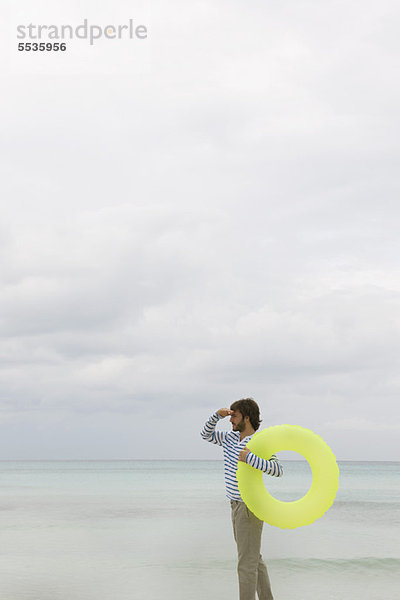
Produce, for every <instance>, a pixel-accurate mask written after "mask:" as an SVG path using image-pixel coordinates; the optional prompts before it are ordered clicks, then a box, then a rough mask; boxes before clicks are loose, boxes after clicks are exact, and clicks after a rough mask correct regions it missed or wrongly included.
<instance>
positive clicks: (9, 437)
mask: <svg viewBox="0 0 400 600" xmlns="http://www.w3.org/2000/svg"><path fill="white" fill-rule="evenodd" d="M2 12H3V17H4V18H2V19H1V26H0V27H1V34H2V35H1V42H0V49H1V51H2V52H1V54H2V56H3V59H2V89H3V93H2V94H1V97H0V108H1V113H0V114H1V117H0V123H1V136H0V144H1V161H0V163H1V167H0V168H1V171H2V173H1V181H2V194H1V200H0V202H1V209H2V210H1V218H0V460H12V459H34V460H40V459H53V460H56V459H80V458H81V459H93V460H95V459H158V458H160V459H161V458H162V459H204V460H212V459H215V460H217V459H218V460H219V459H221V454H220V449H219V448H216V447H215V446H213V445H211V444H207V443H205V442H204V441H203V440H202V439H201V438H200V430H201V428H202V427H203V425H204V423H205V421H206V420H207V419H208V417H209V416H210V415H211V414H212V413H213V412H214V411H215V410H217V409H218V408H221V407H225V406H227V407H229V405H230V404H231V403H232V402H233V401H235V400H237V399H240V398H243V397H249V396H250V397H253V398H254V399H255V400H256V401H257V402H258V404H259V406H260V409H261V417H262V419H263V422H262V425H261V426H262V427H263V428H264V427H269V426H273V425H279V424H285V423H289V424H294V425H300V426H303V427H306V428H308V429H311V430H312V431H314V432H315V433H317V434H319V435H321V436H322V437H323V439H324V440H325V441H326V442H327V443H328V444H329V446H330V447H331V448H332V450H333V452H334V454H335V455H336V457H337V459H338V460H368V461H372V460H400V446H399V444H398V438H399V433H400V424H399V410H398V399H399V393H400V375H399V372H400V370H399V366H400V365H399V363H400V337H399V333H400V311H399V308H400V264H399V256H400V252H399V251H400V247H399V246H400V244H399V233H398V232H399V220H400V208H399V202H398V198H399V178H398V167H399V144H398V140H399V137H400V136H399V133H400V132H399V109H398V107H399V105H400V98H399V96H400V94H399V92H400V84H399V80H398V64H399V50H400V41H399V37H398V25H397V24H398V17H399V8H398V3H397V2H395V1H394V0H383V1H381V2H373V1H372V0H366V1H363V2H361V1H359V0H355V1H353V2H351V3H348V2H344V1H334V0H332V1H330V2H322V3H321V2H316V1H306V0H300V1H299V0H296V1H294V0H287V1H286V0H281V1H280V2H276V1H274V0H268V1H267V2H265V1H264V2H261V1H259V0H255V1H254V2H252V3H246V2H244V1H242V2H238V1H237V0H234V1H229V2H228V1H227V0H213V1H212V2H211V1H210V0H202V1H201V2H200V1H193V2H187V1H183V0H169V1H168V2H161V1H158V0H148V1H147V2H144V1H141V2H139V1H138V2H134V3H132V2H126V1H125V0H115V1H114V2H113V3H112V5H111V4H110V3H107V2H105V1H104V0H100V1H96V2H94V1H92V0H90V1H87V0H82V1H80V2H76V1H71V2H68V6H65V2H60V1H59V0H52V1H51V2H50V1H41V2H37V1H32V0H29V1H28V0H20V1H19V2H18V3H11V1H10V0H8V2H6V3H5V4H4V7H3V9H2ZM84 19H87V20H88V22H89V24H92V23H96V24H98V25H101V26H104V27H105V26H106V25H108V24H115V25H117V24H125V23H128V21H129V19H133V21H134V22H135V24H142V25H145V26H146V27H147V33H148V35H147V38H146V39H142V40H139V39H120V40H119V39H113V40H111V39H104V38H103V39H100V40H96V41H95V42H94V43H93V45H91V44H90V43H89V40H85V39H73V40H67V50H66V51H65V52H62V53H61V52H58V53H57V52H26V51H24V52H19V51H18V50H17V43H18V42H19V41H20V40H19V39H17V34H16V31H17V26H18V25H25V26H26V25H28V24H29V23H35V24H48V25H50V24H63V23H64V24H71V25H73V26H74V27H76V26H78V25H80V24H82V23H83V21H84ZM24 41H26V40H24ZM218 427H219V428H222V429H224V430H229V429H230V425H229V422H228V420H227V419H226V420H225V421H223V422H220V423H219V425H218ZM284 456H286V455H284ZM294 456H295V455H294ZM286 457H290V456H289V454H288V455H287V456H286Z"/></svg>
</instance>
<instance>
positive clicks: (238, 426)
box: [233, 419, 246, 432]
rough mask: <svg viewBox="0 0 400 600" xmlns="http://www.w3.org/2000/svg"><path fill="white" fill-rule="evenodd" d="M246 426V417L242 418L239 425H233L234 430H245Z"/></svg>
mask: <svg viewBox="0 0 400 600" xmlns="http://www.w3.org/2000/svg"><path fill="white" fill-rule="evenodd" d="M245 428H246V424H245V422H244V419H242V420H241V421H240V422H239V423H238V424H237V425H234V426H233V430H234V431H240V432H242V431H244V429H245Z"/></svg>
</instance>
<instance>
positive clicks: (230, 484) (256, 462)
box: [200, 412, 283, 502]
mask: <svg viewBox="0 0 400 600" xmlns="http://www.w3.org/2000/svg"><path fill="white" fill-rule="evenodd" d="M222 418H223V417H220V416H219V414H218V413H217V412H215V413H214V414H213V415H211V417H210V418H209V419H208V421H207V422H206V424H205V425H204V427H203V429H202V431H201V433H200V435H201V437H202V438H203V440H206V441H207V442H211V443H212V444H216V445H218V446H222V448H223V451H224V464H225V466H224V471H225V487H226V496H227V498H229V499H230V500H240V501H241V502H243V500H242V497H241V496H240V492H239V488H238V483H237V479H236V470H237V465H238V460H239V452H240V450H243V448H244V447H245V446H246V444H247V443H248V442H249V441H250V440H251V438H252V436H251V435H248V436H246V437H245V438H243V439H242V441H240V432H239V431H228V432H226V431H216V430H215V427H216V425H217V423H218V421H219V420H220V419H222ZM253 435H254V434H253ZM246 462H247V464H248V465H250V466H252V467H255V468H256V469H259V470H260V471H264V473H267V474H268V475H272V476H273V477H282V475H283V469H282V467H281V465H280V464H279V462H278V460H277V458H276V456H275V454H274V455H273V456H271V458H270V459H269V460H266V459H265V458H260V457H259V456H256V455H255V454H253V453H252V452H249V453H248V455H247V457H246Z"/></svg>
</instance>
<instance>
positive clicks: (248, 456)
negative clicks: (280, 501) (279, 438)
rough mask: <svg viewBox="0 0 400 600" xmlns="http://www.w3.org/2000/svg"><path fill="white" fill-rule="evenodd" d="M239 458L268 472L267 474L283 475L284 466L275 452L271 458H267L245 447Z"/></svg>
mask: <svg viewBox="0 0 400 600" xmlns="http://www.w3.org/2000/svg"><path fill="white" fill-rule="evenodd" d="M239 460H241V461H243V462H246V463H247V464H248V465H250V466H251V467H254V468H255V469H259V470H260V471H263V472H264V473H267V475H272V477H282V475H283V469H282V466H281V464H280V463H279V462H278V459H277V458H276V456H275V454H273V455H272V456H271V458H270V459H269V460H266V459H265V458H260V457H259V456H256V455H255V454H253V452H250V450H249V449H248V448H244V449H243V450H241V451H240V453H239Z"/></svg>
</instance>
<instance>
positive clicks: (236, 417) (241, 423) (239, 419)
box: [230, 410, 246, 431]
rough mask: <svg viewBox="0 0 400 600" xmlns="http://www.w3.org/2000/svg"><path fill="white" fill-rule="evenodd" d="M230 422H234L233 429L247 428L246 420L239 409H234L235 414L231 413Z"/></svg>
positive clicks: (241, 429) (242, 429)
mask: <svg viewBox="0 0 400 600" xmlns="http://www.w3.org/2000/svg"><path fill="white" fill-rule="evenodd" d="M230 422H231V423H232V430H233V431H244V430H245V428H246V422H245V420H244V418H243V415H242V413H241V412H239V411H238V410H235V411H233V415H231V418H230Z"/></svg>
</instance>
